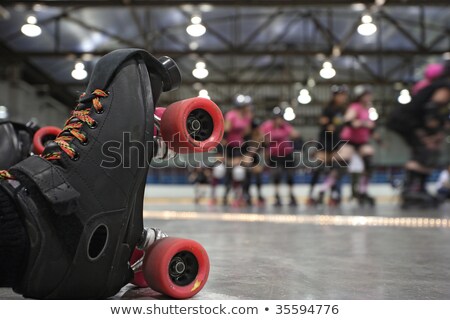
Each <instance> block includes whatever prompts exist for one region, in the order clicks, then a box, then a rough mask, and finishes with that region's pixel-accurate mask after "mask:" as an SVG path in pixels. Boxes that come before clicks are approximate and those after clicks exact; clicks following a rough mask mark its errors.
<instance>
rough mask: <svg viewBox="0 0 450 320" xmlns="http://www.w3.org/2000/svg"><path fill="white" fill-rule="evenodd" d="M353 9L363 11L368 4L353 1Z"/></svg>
mask: <svg viewBox="0 0 450 320" xmlns="http://www.w3.org/2000/svg"><path fill="white" fill-rule="evenodd" d="M350 7H351V9H352V10H353V11H363V10H366V5H365V4H364V3H361V2H356V3H352V4H351V5H350Z"/></svg>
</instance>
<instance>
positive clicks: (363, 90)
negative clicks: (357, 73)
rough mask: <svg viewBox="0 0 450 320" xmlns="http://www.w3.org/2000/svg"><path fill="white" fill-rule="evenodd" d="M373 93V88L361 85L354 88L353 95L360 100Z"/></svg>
mask: <svg viewBox="0 0 450 320" xmlns="http://www.w3.org/2000/svg"><path fill="white" fill-rule="evenodd" d="M372 92H373V89H372V87H371V86H369V85H367V84H360V85H357V86H356V87H355V88H353V95H354V96H355V99H359V98H361V97H362V96H364V95H366V94H368V93H372Z"/></svg>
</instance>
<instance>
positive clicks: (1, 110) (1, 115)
mask: <svg viewBox="0 0 450 320" xmlns="http://www.w3.org/2000/svg"><path fill="white" fill-rule="evenodd" d="M0 119H8V108H6V107H5V106H0Z"/></svg>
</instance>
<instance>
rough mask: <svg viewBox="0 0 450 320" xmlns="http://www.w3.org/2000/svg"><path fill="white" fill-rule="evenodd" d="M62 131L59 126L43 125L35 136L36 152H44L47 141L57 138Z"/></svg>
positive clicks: (34, 146) (34, 145)
mask: <svg viewBox="0 0 450 320" xmlns="http://www.w3.org/2000/svg"><path fill="white" fill-rule="evenodd" d="M60 133H61V129H59V128H57V127H43V128H41V129H39V130H38V131H37V132H36V133H35V134H34V137H33V149H34V153H35V154H41V153H42V152H44V149H45V143H46V142H48V141H51V140H55V139H56V137H57V136H58V135H59V134H60Z"/></svg>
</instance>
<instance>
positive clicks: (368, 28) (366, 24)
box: [357, 14, 377, 37]
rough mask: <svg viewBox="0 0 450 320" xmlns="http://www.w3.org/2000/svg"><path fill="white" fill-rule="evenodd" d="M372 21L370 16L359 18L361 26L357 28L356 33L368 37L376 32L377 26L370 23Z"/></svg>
mask: <svg viewBox="0 0 450 320" xmlns="http://www.w3.org/2000/svg"><path fill="white" fill-rule="evenodd" d="M372 21H373V19H372V17H371V16H370V15H368V14H365V15H363V16H362V17H361V24H360V25H359V26H358V29H357V30H358V33H359V34H360V35H362V36H365V37H368V36H371V35H373V34H374V33H375V32H377V26H376V25H374V24H373V23H372Z"/></svg>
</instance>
